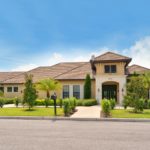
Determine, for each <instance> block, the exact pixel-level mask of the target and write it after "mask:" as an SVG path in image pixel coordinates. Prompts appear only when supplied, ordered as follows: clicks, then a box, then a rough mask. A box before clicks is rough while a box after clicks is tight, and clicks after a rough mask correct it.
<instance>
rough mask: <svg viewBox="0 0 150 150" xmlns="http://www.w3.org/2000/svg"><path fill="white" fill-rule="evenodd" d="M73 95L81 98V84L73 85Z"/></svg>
mask: <svg viewBox="0 0 150 150" xmlns="http://www.w3.org/2000/svg"><path fill="white" fill-rule="evenodd" d="M73 97H75V98H77V99H80V85H73Z"/></svg>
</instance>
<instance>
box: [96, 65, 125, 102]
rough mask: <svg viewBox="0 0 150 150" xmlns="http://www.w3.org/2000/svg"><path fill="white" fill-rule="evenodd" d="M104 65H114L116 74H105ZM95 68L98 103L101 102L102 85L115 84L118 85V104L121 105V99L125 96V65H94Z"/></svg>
mask: <svg viewBox="0 0 150 150" xmlns="http://www.w3.org/2000/svg"><path fill="white" fill-rule="evenodd" d="M105 65H116V67H117V72H116V73H105V72H104V66H105ZM95 66H96V75H95V79H96V90H95V91H96V99H97V101H98V102H99V103H100V102H101V100H102V85H103V83H105V82H116V83H117V84H118V103H119V104H122V101H123V97H124V95H125V94H126V86H125V85H126V78H127V76H126V75H125V63H124V62H116V63H99V64H95Z"/></svg>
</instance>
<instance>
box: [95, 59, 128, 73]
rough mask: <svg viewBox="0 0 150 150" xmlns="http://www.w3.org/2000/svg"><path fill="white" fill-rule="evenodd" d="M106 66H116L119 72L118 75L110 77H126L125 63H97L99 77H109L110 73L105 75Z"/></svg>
mask: <svg viewBox="0 0 150 150" xmlns="http://www.w3.org/2000/svg"><path fill="white" fill-rule="evenodd" d="M105 65H116V67H117V72H116V73H109V74H110V75H111V74H112V75H113V74H115V75H124V74H125V69H124V68H125V65H126V63H125V62H116V63H97V64H95V66H96V74H97V75H107V74H108V73H105V70H104V66H105Z"/></svg>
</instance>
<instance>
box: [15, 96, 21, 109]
mask: <svg viewBox="0 0 150 150" xmlns="http://www.w3.org/2000/svg"><path fill="white" fill-rule="evenodd" d="M19 103H20V100H19V98H17V97H16V98H14V104H15V106H16V107H18V105H19Z"/></svg>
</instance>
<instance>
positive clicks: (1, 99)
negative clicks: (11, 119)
mask: <svg viewBox="0 0 150 150" xmlns="http://www.w3.org/2000/svg"><path fill="white" fill-rule="evenodd" d="M3 106H4V99H3V98H0V108H3Z"/></svg>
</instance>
